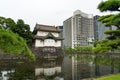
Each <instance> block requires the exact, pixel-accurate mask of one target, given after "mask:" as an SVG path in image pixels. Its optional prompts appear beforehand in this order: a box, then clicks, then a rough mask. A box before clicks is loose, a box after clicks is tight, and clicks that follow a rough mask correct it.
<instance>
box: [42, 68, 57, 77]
mask: <svg viewBox="0 0 120 80" xmlns="http://www.w3.org/2000/svg"><path fill="white" fill-rule="evenodd" d="M54 74H55V68H46V69H44V75H46V76H51V75H54Z"/></svg>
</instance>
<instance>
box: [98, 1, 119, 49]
mask: <svg viewBox="0 0 120 80" xmlns="http://www.w3.org/2000/svg"><path fill="white" fill-rule="evenodd" d="M98 9H99V10H100V11H101V12H106V11H110V12H118V13H115V14H108V15H104V16H101V17H100V18H99V21H101V22H102V23H104V24H105V25H106V26H107V27H110V26H115V27H116V30H107V31H105V34H107V35H109V36H108V37H107V42H105V43H103V42H104V41H103V42H101V44H99V46H97V48H99V49H98V50H102V49H103V48H104V49H105V48H106V50H105V51H110V50H112V51H113V50H115V49H119V47H120V13H119V11H120V0H107V1H102V2H101V3H100V4H99V5H98ZM102 44H104V45H102ZM100 48H101V49H100Z"/></svg>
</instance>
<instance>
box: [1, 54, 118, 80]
mask: <svg viewBox="0 0 120 80" xmlns="http://www.w3.org/2000/svg"><path fill="white" fill-rule="evenodd" d="M118 72H120V57H119V56H118V55H117V56H116V55H112V56H111V55H88V54H87V55H86V54H81V55H72V56H70V55H69V56H64V58H63V57H60V58H55V59H47V58H46V59H37V60H36V62H28V61H25V60H23V61H21V60H0V80H83V79H87V78H93V77H98V76H103V75H108V74H113V73H118Z"/></svg>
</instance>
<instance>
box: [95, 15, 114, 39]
mask: <svg viewBox="0 0 120 80" xmlns="http://www.w3.org/2000/svg"><path fill="white" fill-rule="evenodd" d="M99 17H100V16H98V15H96V16H94V39H95V40H97V41H99V40H104V39H105V38H106V37H107V36H108V35H106V34H104V32H105V31H107V30H116V27H115V26H110V27H106V26H105V24H103V23H102V22H99V21H98V18H99Z"/></svg>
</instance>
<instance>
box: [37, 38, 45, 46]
mask: <svg viewBox="0 0 120 80" xmlns="http://www.w3.org/2000/svg"><path fill="white" fill-rule="evenodd" d="M43 46H44V43H43V41H41V40H39V39H36V40H35V47H43Z"/></svg>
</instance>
